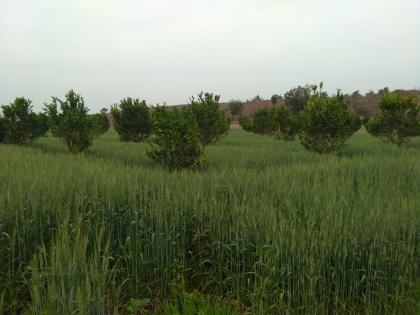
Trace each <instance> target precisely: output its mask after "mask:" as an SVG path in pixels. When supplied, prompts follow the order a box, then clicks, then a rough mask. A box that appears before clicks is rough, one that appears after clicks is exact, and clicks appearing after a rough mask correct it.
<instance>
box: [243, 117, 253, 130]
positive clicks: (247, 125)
mask: <svg viewBox="0 0 420 315" xmlns="http://www.w3.org/2000/svg"><path fill="white" fill-rule="evenodd" d="M239 125H240V126H241V127H242V129H243V130H245V131H248V132H252V131H253V129H254V126H253V125H252V120H251V119H249V118H248V117H245V116H241V117H239Z"/></svg>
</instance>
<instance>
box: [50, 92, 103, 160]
mask: <svg viewBox="0 0 420 315" xmlns="http://www.w3.org/2000/svg"><path fill="white" fill-rule="evenodd" d="M58 106H60V110H59V109H58ZM88 111H89V110H88V108H87V107H86V106H85V102H84V100H83V97H82V96H81V95H80V94H76V92H74V91H73V90H70V91H69V92H68V93H67V94H66V95H65V100H60V99H59V98H57V97H53V98H52V102H51V103H50V104H47V105H46V112H47V113H48V117H49V123H50V126H51V133H52V134H53V136H54V137H57V138H60V139H61V140H62V141H63V142H64V143H65V144H66V145H67V148H68V150H69V151H70V152H72V153H80V152H84V151H86V150H87V149H88V148H89V146H90V145H91V144H92V140H93V138H94V137H95V136H96V135H97V132H96V130H95V126H94V124H93V123H92V120H91V119H90V118H89V116H88Z"/></svg>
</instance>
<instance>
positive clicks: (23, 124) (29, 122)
mask: <svg viewBox="0 0 420 315" xmlns="http://www.w3.org/2000/svg"><path fill="white" fill-rule="evenodd" d="M2 109H3V114H4V118H2V120H3V128H4V130H3V132H4V136H3V137H4V142H7V143H12V144H20V145H23V144H31V143H33V142H34V141H35V140H36V139H37V138H39V137H41V136H43V135H45V134H46V133H47V131H48V121H47V117H46V116H45V114H42V113H39V114H36V113H34V112H33V111H32V105H31V100H29V99H26V98H24V97H17V98H16V99H15V101H14V102H13V103H10V104H9V105H3V106H2Z"/></svg>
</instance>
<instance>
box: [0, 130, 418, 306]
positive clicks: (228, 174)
mask: <svg viewBox="0 0 420 315" xmlns="http://www.w3.org/2000/svg"><path fill="white" fill-rule="evenodd" d="M146 148H147V147H146V145H144V144H129V143H120V142H119V141H118V139H117V137H116V135H115V134H114V133H112V132H110V133H108V134H107V135H105V136H104V137H101V138H99V139H98V140H97V141H96V142H95V144H94V145H93V147H92V149H91V151H90V152H89V153H88V154H86V155H79V156H76V155H69V154H66V153H65V148H64V147H63V146H62V145H61V144H60V143H59V142H58V141H56V140H55V139H53V138H49V137H47V138H43V139H41V140H40V141H39V142H38V143H37V144H36V145H35V146H34V147H33V148H21V147H15V146H9V145H1V146H0V262H1V263H0V302H1V303H0V306H1V307H2V311H3V312H4V313H7V314H16V313H23V312H26V313H27V314H54V313H62V314H118V313H121V314H125V313H126V311H127V304H128V303H129V301H130V299H143V298H149V299H150V301H151V303H150V304H151V305H150V309H151V308H154V307H156V305H159V301H162V299H165V298H166V297H168V296H173V295H174V294H176V292H177V291H179V292H192V291H196V290H197V291H200V292H202V293H203V294H206V295H214V296H219V297H223V298H224V299H226V300H229V301H238V302H237V303H236V304H237V305H239V307H238V309H240V310H241V311H244V310H248V311H250V312H252V313H254V314H416V312H418V310H419V309H418V305H417V304H416V302H417V301H418V300H420V297H419V294H418V292H419V290H418V288H419V283H420V269H419V267H420V266H419V262H420V240H419V237H420V235H419V234H420V139H415V140H414V141H413V142H412V143H411V144H410V145H409V146H408V147H405V148H402V149H398V148H396V147H393V146H391V145H387V144H384V143H382V142H381V141H379V140H377V139H374V138H372V137H371V136H369V135H366V134H359V135H355V136H354V137H353V138H352V139H351V140H350V142H349V144H348V146H347V147H346V148H345V149H344V150H343V152H341V154H340V155H338V156H335V155H327V156H319V155H314V154H311V153H308V152H306V151H305V150H304V149H303V148H301V147H300V145H299V144H298V143H297V142H293V143H283V142H278V141H275V140H273V139H271V138H268V137H264V136H258V135H253V134H246V133H244V132H242V131H239V130H233V131H231V133H230V135H229V136H228V137H227V138H226V139H224V140H223V141H222V142H221V143H220V144H218V145H215V146H210V147H208V151H207V156H206V167H205V168H204V169H203V170H201V171H198V172H176V173H169V172H166V171H164V170H162V169H161V168H160V167H159V166H157V165H155V164H153V163H152V162H150V161H149V160H148V159H147V158H146V155H145V150H146ZM232 303H233V302H232ZM0 312H1V311H0Z"/></svg>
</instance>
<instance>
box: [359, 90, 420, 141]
mask: <svg viewBox="0 0 420 315" xmlns="http://www.w3.org/2000/svg"><path fill="white" fill-rule="evenodd" d="M379 108H380V110H381V113H380V114H378V115H377V116H375V117H373V118H371V119H369V120H368V121H367V123H366V124H365V126H366V129H367V131H368V132H369V133H371V134H372V135H374V136H377V137H383V138H385V139H386V140H387V141H389V142H391V143H394V144H396V145H398V146H401V145H402V144H403V143H405V142H406V141H407V140H408V139H409V138H410V137H415V136H418V135H420V105H419V104H417V103H416V101H415V100H414V98H413V97H406V96H402V95H399V94H390V93H389V92H388V91H385V92H384V94H383V96H382V98H381V101H380V102H379Z"/></svg>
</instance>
